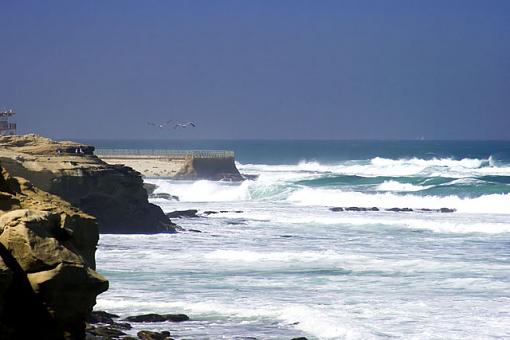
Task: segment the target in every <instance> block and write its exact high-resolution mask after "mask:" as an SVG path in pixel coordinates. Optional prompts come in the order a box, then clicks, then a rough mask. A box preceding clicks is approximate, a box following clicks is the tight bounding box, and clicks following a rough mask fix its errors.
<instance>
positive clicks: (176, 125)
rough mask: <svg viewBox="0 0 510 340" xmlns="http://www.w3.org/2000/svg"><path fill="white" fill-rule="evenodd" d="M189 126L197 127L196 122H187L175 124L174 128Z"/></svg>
mask: <svg viewBox="0 0 510 340" xmlns="http://www.w3.org/2000/svg"><path fill="white" fill-rule="evenodd" d="M188 126H192V127H196V124H195V123H193V122H187V123H178V124H175V125H174V129H177V128H187V127H188Z"/></svg>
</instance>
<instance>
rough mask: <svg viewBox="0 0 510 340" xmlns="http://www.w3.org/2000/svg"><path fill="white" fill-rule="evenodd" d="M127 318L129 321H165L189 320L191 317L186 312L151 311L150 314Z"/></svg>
mask: <svg viewBox="0 0 510 340" xmlns="http://www.w3.org/2000/svg"><path fill="white" fill-rule="evenodd" d="M125 320H126V321H129V322H164V321H171V322H182V321H188V320H189V317H188V316H187V315H185V314H156V313H150V314H142V315H135V316H128V317H127V318H126V319H125Z"/></svg>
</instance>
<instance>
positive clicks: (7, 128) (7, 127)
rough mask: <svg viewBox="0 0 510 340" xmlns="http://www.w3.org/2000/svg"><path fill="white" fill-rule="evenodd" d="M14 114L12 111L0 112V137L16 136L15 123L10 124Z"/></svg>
mask: <svg viewBox="0 0 510 340" xmlns="http://www.w3.org/2000/svg"><path fill="white" fill-rule="evenodd" d="M15 114H16V112H14V111H13V110H2V111H0V136H12V135H15V134H16V123H11V122H10V121H9V119H11V118H12V117H13V116H14V115H15Z"/></svg>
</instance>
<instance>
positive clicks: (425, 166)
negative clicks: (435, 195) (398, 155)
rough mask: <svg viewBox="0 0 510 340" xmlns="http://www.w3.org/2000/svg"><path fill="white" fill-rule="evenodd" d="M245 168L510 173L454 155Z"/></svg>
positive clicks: (489, 162)
mask: <svg viewBox="0 0 510 340" xmlns="http://www.w3.org/2000/svg"><path fill="white" fill-rule="evenodd" d="M237 164H238V167H239V168H240V169H241V170H242V171H246V172H250V173H273V174H274V173H288V174H292V173H300V174H301V175H304V174H306V173H308V174H309V175H310V174H313V173H334V174H342V175H358V176H370V177H374V176H389V177H394V176H397V177H399V176H418V175H420V176H438V177H470V176H483V175H509V176H510V167H509V166H498V165H497V164H496V162H495V161H494V160H493V159H492V158H489V159H476V158H464V159H461V160H455V159H452V158H433V159H420V158H409V159H387V158H381V157H375V158H373V159H371V160H368V161H363V160H359V161H344V162H340V163H335V164H323V163H319V162H315V161H312V162H307V161H302V162H299V163H298V164H293V165H267V164H241V163H237Z"/></svg>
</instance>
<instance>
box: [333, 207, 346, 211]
mask: <svg viewBox="0 0 510 340" xmlns="http://www.w3.org/2000/svg"><path fill="white" fill-rule="evenodd" d="M329 210H331V211H344V208H342V207H333V208H329Z"/></svg>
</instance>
